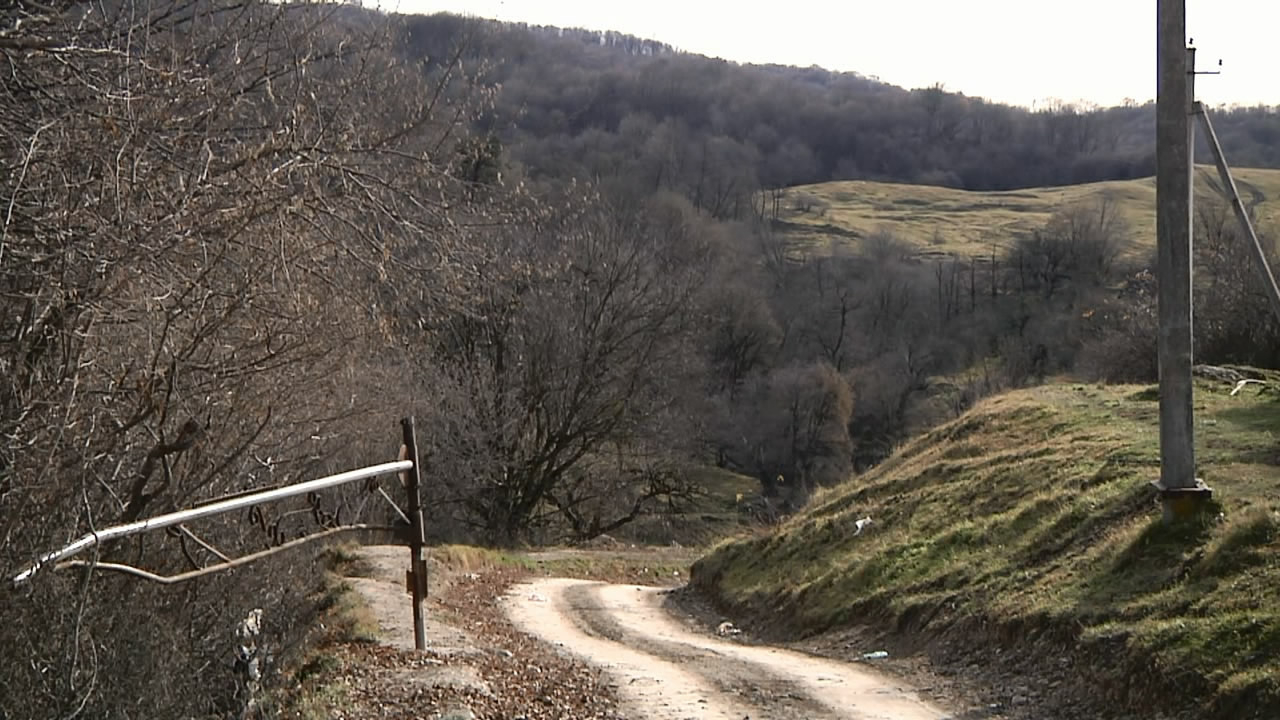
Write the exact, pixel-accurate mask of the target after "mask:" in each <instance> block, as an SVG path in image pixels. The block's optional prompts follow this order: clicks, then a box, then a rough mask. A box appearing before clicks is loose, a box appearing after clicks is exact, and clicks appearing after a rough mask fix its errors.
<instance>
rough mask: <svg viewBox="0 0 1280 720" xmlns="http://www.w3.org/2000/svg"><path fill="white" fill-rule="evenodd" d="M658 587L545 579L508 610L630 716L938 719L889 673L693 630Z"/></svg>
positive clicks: (519, 594) (526, 587)
mask: <svg viewBox="0 0 1280 720" xmlns="http://www.w3.org/2000/svg"><path fill="white" fill-rule="evenodd" d="M663 592H664V591H663V589H661V588H653V587H642V586H637V585H607V584H603V583H597V582H589V581H581V580H567V579H560V578H546V579H541V580H537V581H534V582H530V583H526V584H523V585H519V586H517V587H515V588H514V589H513V590H512V592H511V593H509V594H508V596H507V599H506V603H505V607H506V610H507V612H508V614H509V616H510V617H511V619H512V621H513V622H514V623H515V624H516V626H517V627H520V628H521V629H523V630H524V631H525V632H528V633H530V634H532V635H535V636H537V637H540V638H542V639H543V640H544V641H545V642H548V643H551V644H555V645H559V646H561V647H562V648H563V649H564V650H565V651H566V652H568V653H570V654H573V655H576V656H578V657H580V658H582V659H584V660H586V661H587V662H589V663H592V664H595V665H597V666H599V667H601V668H603V669H604V670H605V671H606V672H608V673H609V674H610V675H612V676H613V678H614V680H615V682H617V684H618V691H619V694H620V695H621V696H622V697H623V698H624V699H625V700H626V701H628V704H629V705H630V709H631V710H632V711H633V713H634V714H635V716H636V717H647V718H656V719H658V720H668V719H672V720H685V719H686V718H697V719H699V720H701V719H702V718H708V719H710V718H717V719H718V718H732V720H743V718H749V719H751V720H798V719H799V718H806V719H807V718H814V719H818V718H821V719H823V720H826V719H837V720H839V719H848V720H942V719H943V718H946V717H948V715H947V713H945V712H943V711H942V710H940V709H938V708H936V707H934V706H932V705H930V704H929V703H927V702H925V701H923V700H921V699H920V698H919V697H918V696H917V695H916V693H914V692H913V691H911V690H910V689H907V688H904V687H902V686H901V683H898V682H896V681H894V680H892V679H891V678H889V677H887V676H883V675H881V674H879V673H875V672H872V671H870V670H868V669H865V668H861V667H858V666H855V665H849V664H845V663H839V662H835V661H831V660H825V659H820V658H816V657H813V656H809V655H805V654H803V653H798V652H794V651H790V650H782V649H779V648H772V647H766V646H752V645H741V644H738V643H734V642H730V641H726V640H721V639H719V638H715V637H710V636H707V635H702V634H699V633H695V632H692V631H690V630H689V629H688V628H686V627H684V626H683V625H682V624H681V623H680V622H678V621H677V620H676V619H674V618H673V617H672V616H671V615H670V614H668V612H667V611H666V610H665V609H664V608H663V603H662V597H663V596H662V593H663Z"/></svg>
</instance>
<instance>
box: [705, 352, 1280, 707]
mask: <svg viewBox="0 0 1280 720" xmlns="http://www.w3.org/2000/svg"><path fill="white" fill-rule="evenodd" d="M1270 382H1271V383H1272V386H1273V387H1275V386H1278V385H1280V378H1277V377H1276V376H1274V375H1273V376H1272V377H1270ZM1229 391H1230V385H1226V384H1223V383H1209V382H1200V381H1198V382H1197V387H1196V407H1197V413H1198V416H1197V422H1196V429H1197V446H1198V459H1199V463H1200V468H1201V473H1202V474H1203V475H1205V476H1206V478H1207V480H1208V481H1209V483H1210V485H1212V486H1213V487H1214V488H1215V492H1216V500H1215V504H1214V506H1213V507H1212V510H1211V512H1209V513H1208V514H1207V515H1206V517H1205V518H1203V521H1202V522H1196V523H1193V524H1192V525H1190V526H1188V527H1181V528H1169V527H1166V526H1164V525H1162V524H1161V522H1160V520H1159V508H1158V504H1157V502H1156V500H1155V497H1154V492H1153V491H1152V489H1151V488H1150V487H1149V486H1148V482H1149V481H1151V480H1152V479H1154V478H1155V477H1156V476H1157V475H1158V463H1159V459H1158V451H1157V426H1156V422H1155V421H1156V414H1157V404H1156V402H1155V393H1154V392H1153V389H1152V388H1143V387H1135V386H1114V387H1099V386H1090V385H1056V386H1047V387H1042V388H1036V389H1031V390H1023V391H1018V392H1013V393H1009V394H1006V395H1002V396H999V397H995V398H992V399H989V400H987V401H985V402H983V403H981V404H979V405H978V406H977V407H976V408H975V409H974V410H972V411H971V412H969V413H968V414H966V415H965V416H963V417H961V418H960V419H958V420H956V421H954V422H952V423H949V424H947V425H944V426H942V427H940V428H938V429H936V430H934V431H932V432H930V433H928V434H926V435H924V436H922V437H921V438H919V439H917V440H916V441H914V442H912V443H911V444H909V445H908V446H906V447H905V448H903V449H902V450H901V451H900V452H899V453H897V454H896V455H895V456H893V457H892V458H891V459H890V460H889V461H887V462H886V463H884V464H883V465H882V466H880V467H879V468H877V469H875V470H874V471H872V472H870V473H867V474H866V475H864V476H861V477H858V478H854V479H852V480H850V481H849V482H848V483H846V484H845V485H843V486H841V487H839V488H836V489H835V490H832V491H829V492H827V493H824V494H822V495H820V496H819V497H818V498H816V499H815V501H814V502H813V503H812V505H811V506H810V508H809V509H808V510H807V512H805V513H804V514H802V515H801V516H798V517H796V518H794V519H793V520H791V521H790V522H788V523H787V524H785V525H784V526H783V527H782V528H781V529H780V530H779V531H778V532H776V533H773V534H771V535H767V536H764V537H760V538H755V539H744V540H741V541H737V542H729V543H726V544H723V545H721V546H720V547H718V548H717V549H715V550H714V551H713V552H712V553H711V554H710V555H708V556H707V557H705V558H703V559H702V560H699V561H698V563H697V564H696V565H695V567H694V578H695V581H696V582H697V583H698V584H699V585H701V586H702V587H704V588H707V589H708V590H709V591H710V592H711V593H713V594H714V595H715V596H716V597H717V598H718V599H719V600H721V601H722V602H724V603H726V604H727V605H729V606H732V607H735V608H737V609H739V610H741V611H745V612H748V613H757V614H763V613H765V612H767V614H768V615H769V616H772V617H775V618H777V617H784V618H788V623H787V624H788V629H790V630H791V631H793V632H800V633H803V634H808V633H814V632H821V631H826V630H831V629H835V628H839V627H843V626H848V625H852V624H854V623H856V622H858V621H859V620H860V619H865V618H877V619H881V620H886V621H887V622H889V623H891V624H892V623H898V624H899V625H900V626H902V625H903V624H906V625H913V626H920V627H923V626H928V625H930V624H931V623H935V624H937V625H938V626H954V625H955V624H957V623H962V622H970V621H976V622H977V624H979V625H982V624H989V625H990V626H993V627H1009V628H1035V629H1036V632H1047V633H1050V634H1053V635H1054V636H1057V637H1062V638H1067V639H1068V641H1069V642H1071V643H1073V644H1077V645H1078V644H1089V643H1097V646H1098V647H1099V648H1102V647H1104V646H1105V647H1112V645H1111V644H1114V643H1116V642H1119V643H1121V645H1122V647H1123V654H1124V656H1125V658H1124V661H1125V662H1127V663H1129V664H1130V665H1131V666H1133V667H1138V666H1143V667H1148V668H1149V667H1153V666H1154V667H1155V668H1179V669H1180V676H1179V679H1178V686H1179V689H1180V690H1182V691H1184V692H1186V693H1190V694H1193V695H1196V696H1199V697H1201V698H1202V699H1204V700H1205V702H1206V706H1205V707H1206V708H1207V710H1206V712H1210V711H1212V712H1216V713H1218V715H1219V716H1221V717H1231V716H1233V715H1232V713H1233V712H1235V711H1237V710H1248V709H1250V708H1261V707H1266V706H1267V705H1265V703H1280V553H1278V552H1277V551H1280V442H1278V441H1277V437H1276V434H1275V432H1276V430H1277V429H1280V399H1277V395H1275V394H1270V393H1268V394H1263V395H1258V394H1255V393H1253V392H1251V391H1246V392H1245V393H1241V394H1240V395H1238V396H1236V397H1231V396H1230V395H1229ZM868 515H869V516H871V517H872V518H874V520H875V523H876V524H875V525H873V526H872V530H871V531H870V532H868V533H864V534H862V535H860V536H855V535H854V533H853V524H854V522H855V520H856V519H857V518H860V517H863V516H868ZM1015 635H1017V636H1019V637H1020V636H1022V635H1023V633H1021V632H1018V633H1015ZM1108 643H1111V644H1108ZM1273 707H1280V705H1273Z"/></svg>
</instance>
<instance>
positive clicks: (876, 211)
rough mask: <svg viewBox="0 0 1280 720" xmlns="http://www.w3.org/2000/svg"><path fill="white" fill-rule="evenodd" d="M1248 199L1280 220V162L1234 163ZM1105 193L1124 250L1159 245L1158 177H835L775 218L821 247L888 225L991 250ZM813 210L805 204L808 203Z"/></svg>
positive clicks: (1206, 196) (941, 248)
mask: <svg viewBox="0 0 1280 720" xmlns="http://www.w3.org/2000/svg"><path fill="white" fill-rule="evenodd" d="M1233 175H1234V176H1235V179H1236V185H1237V186H1238V187H1239V189H1240V192H1241V194H1242V195H1243V196H1244V201H1245V203H1246V204H1247V205H1249V206H1250V207H1252V208H1253V210H1254V212H1255V213H1256V214H1257V218H1258V225H1259V227H1261V228H1270V227H1280V170H1265V169H1252V168H1246V169H1240V170H1235V171H1233ZM1219 187H1220V183H1219V180H1218V175H1217V172H1216V171H1214V170H1213V169H1212V168H1211V167H1208V166H1201V167H1199V168H1197V173H1196V197H1197V198H1198V199H1199V200H1200V201H1201V202H1205V203H1208V202H1213V201H1215V200H1217V199H1218V198H1220V197H1221V196H1220V195H1219V194H1218V191H1219ZM1103 197H1107V198H1110V199H1111V200H1113V201H1114V202H1115V203H1116V204H1117V206H1118V209H1119V210H1120V212H1121V213H1122V214H1123V215H1124V217H1125V219H1126V220H1127V221H1128V223H1129V226H1130V228H1131V237H1132V243H1131V245H1130V247H1129V248H1127V249H1126V251H1125V254H1126V255H1129V256H1131V257H1134V258H1135V259H1142V258H1144V257H1146V256H1149V254H1150V252H1151V251H1153V250H1154V248H1155V232H1156V229H1155V202H1156V191H1155V179H1154V178H1149V177H1148V178H1141V179H1136V180H1116V181H1106V182H1097V183H1087V184H1082V185H1068V186H1061V187H1040V188H1029V189H1025V190H1013V191H986V192H981V191H967V190H958V189H954V188H943V187H936V186H929V185H906V184H900V183H881V182H870V181H863V180H857V181H844V182H829V183H820V184H816V185H805V186H800V187H795V188H790V189H788V190H787V192H786V194H785V195H784V199H783V201H782V203H781V205H780V209H781V212H780V214H779V218H778V220H777V223H776V226H777V227H779V228H781V229H782V230H783V231H784V232H785V233H787V235H788V237H790V238H791V239H792V240H793V242H794V243H795V247H796V248H797V249H800V250H803V251H805V252H808V253H813V254H817V255H826V254H829V253H830V252H831V251H832V250H834V249H845V250H854V251H857V250H859V249H860V248H861V247H862V245H863V241H864V240H865V239H866V238H868V237H870V236H872V235H873V234H875V233H876V232H878V231H882V230H887V231H889V232H891V233H892V234H893V235H894V236H896V237H897V238H899V239H901V240H904V241H906V242H908V243H910V244H911V245H912V246H913V247H914V248H915V249H916V253H917V255H918V256H920V257H930V256H933V257H944V256H959V257H989V256H990V255H991V253H992V250H993V248H994V249H995V251H996V253H997V254H998V255H999V254H1003V252H1004V250H1005V249H1006V248H1007V247H1008V246H1009V244H1010V243H1011V242H1012V241H1013V240H1015V239H1017V238H1018V237H1021V236H1023V235H1025V234H1027V233H1028V232H1030V231H1032V230H1035V229H1037V228H1041V227H1043V226H1044V224H1045V222H1046V221H1047V220H1048V219H1049V216H1050V215H1052V214H1053V213H1054V212H1055V211H1058V210H1060V209H1062V208H1063V207H1066V206H1069V205H1072V204H1075V203H1083V202H1090V201H1093V200H1095V199H1100V198H1103ZM806 208H807V209H806Z"/></svg>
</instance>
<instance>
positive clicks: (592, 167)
mask: <svg viewBox="0 0 1280 720" xmlns="http://www.w3.org/2000/svg"><path fill="white" fill-rule="evenodd" d="M402 19H403V22H404V23H405V24H406V26H407V28H408V30H409V41H408V43H407V45H406V47H405V48H404V52H405V53H407V54H409V55H411V56H417V57H424V58H427V59H428V65H430V64H431V63H439V62H441V60H442V59H443V58H448V57H451V53H452V52H453V51H454V50H455V49H457V48H461V49H462V52H463V54H464V56H465V57H466V59H467V62H466V64H465V67H466V68H467V71H468V72H469V73H471V74H472V75H474V76H475V77H476V79H477V80H478V81H480V82H482V83H485V84H490V85H493V86H495V87H499V86H500V87H501V92H499V93H497V95H496V97H495V98H494V101H493V103H492V105H491V106H489V107H484V108H477V109H476V113H475V115H476V121H477V125H478V127H480V128H481V130H482V131H483V132H486V133H490V134H492V135H493V136H495V137H496V138H498V139H500V140H501V142H502V143H503V145H504V146H505V148H506V151H507V157H508V159H509V160H510V161H512V163H513V164H514V165H516V166H518V168H519V169H520V170H521V171H523V172H525V173H526V174H527V175H528V176H530V177H532V178H535V179H536V178H553V179H568V178H570V177H574V178H578V179H579V180H597V181H600V182H601V183H603V184H612V185H619V184H621V185H624V186H626V187H627V189H628V192H632V193H634V191H636V190H642V191H645V192H650V191H654V190H668V191H674V192H677V193H680V194H682V195H685V196H686V197H689V198H690V199H691V200H692V201H693V202H694V204H695V205H696V206H697V207H698V208H699V209H700V210H703V211H705V212H707V213H708V214H711V215H713V216H715V217H721V218H723V217H730V216H735V215H739V216H740V215H742V214H743V213H745V212H746V210H747V207H748V202H747V198H748V197H749V195H750V193H751V192H754V191H756V190H759V189H761V188H778V187H787V186H793V185H802V184H811V183H819V182H828V181H834V180H875V181H882V182H901V183H918V184H927V185H939V186H943V187H954V188H962V189H969V190H1010V189H1018V188H1027V187H1045V186H1053V185H1070V184H1079V183H1088V182H1099V181H1106V180H1126V179H1135V178H1141V177H1146V176H1149V175H1152V174H1154V170H1155V165H1154V138H1155V124H1154V119H1155V114H1154V107H1153V106H1152V105H1149V104H1148V105H1131V106H1125V107H1110V108H1098V107H1082V106H1073V105H1060V106H1054V107H1048V108H1043V109H1039V110H1035V111H1031V110H1027V109H1025V108H1018V107H1012V106H1007V105H1003V104H1000V103H995V102H990V101H987V100H985V99H982V98H977V97H970V96H966V95H964V94H962V93H958V92H951V91H949V90H947V89H945V88H943V87H941V86H936V87H929V88H916V89H906V88H901V87H897V86H894V85H889V84H886V83H883V82H880V81H879V80H877V79H874V78H870V77H867V76H864V75H861V74H859V73H856V72H831V71H828V70H824V69H822V68H818V67H809V68H798V67H784V66H777V65H743V64H738V63H733V62H727V61H724V60H719V59H713V58H707V57H704V56H701V55H696V54H692V53H683V52H680V51H678V50H677V49H675V48H673V47H671V46H669V45H666V44H664V43H661V42H656V41H652V40H646V39H643V38H636V37H633V36H628V35H624V34H620V33H608V32H603V33H602V32H597V31H586V30H573V29H561V28H548V27H529V26H525V25H514V24H509V23H500V22H497V21H486V20H476V19H468V18H462V17H458V16H454V15H431V16H403V18H402ZM1215 124H1216V126H1217V130H1218V134H1219V136H1220V138H1221V140H1222V143H1223V146H1224V149H1225V151H1226V153H1227V156H1228V158H1230V159H1231V161H1232V163H1233V164H1234V165H1236V166H1239V167H1280V115H1278V114H1277V112H1276V109H1275V108H1268V107H1254V108H1236V109H1231V110H1221V111H1217V112H1215ZM512 169H514V168H512Z"/></svg>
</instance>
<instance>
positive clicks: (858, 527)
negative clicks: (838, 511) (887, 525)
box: [853, 517, 873, 537]
mask: <svg viewBox="0 0 1280 720" xmlns="http://www.w3.org/2000/svg"><path fill="white" fill-rule="evenodd" d="M872 522H873V521H872V520H871V518H870V517H864V518H862V519H861V520H859V521H857V522H855V523H854V524H853V528H854V530H853V534H854V536H855V537H856V536H858V535H861V534H862V531H863V530H866V529H867V528H868V527H870V526H871V523H872Z"/></svg>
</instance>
